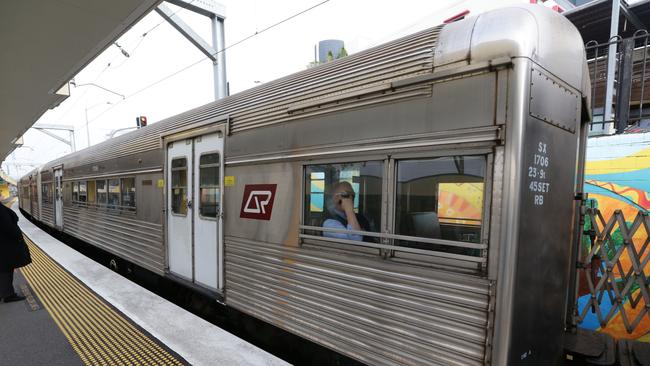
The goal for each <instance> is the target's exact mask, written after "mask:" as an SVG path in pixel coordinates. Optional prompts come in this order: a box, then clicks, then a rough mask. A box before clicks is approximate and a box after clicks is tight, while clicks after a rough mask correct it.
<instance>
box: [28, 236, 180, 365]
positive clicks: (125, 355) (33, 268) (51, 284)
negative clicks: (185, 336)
mask: <svg viewBox="0 0 650 366" xmlns="http://www.w3.org/2000/svg"><path fill="white" fill-rule="evenodd" d="M25 240H26V241H27V245H28V246H29V250H30V252H31V254H32V264H30V265H29V266H27V267H24V268H22V269H21V270H22V273H23V275H24V276H25V278H26V279H27V282H28V283H29V285H30V286H31V287H32V289H33V290H34V292H35V293H36V295H37V296H38V298H39V299H40V300H41V302H42V303H43V305H44V307H45V309H47V311H48V313H49V314H50V316H51V317H52V318H53V319H54V321H55V323H56V324H57V325H58V326H59V328H60V329H61V331H62V332H63V334H64V335H65V337H66V338H67V339H68V342H70V345H71V346H72V348H73V349H74V350H75V352H76V353H77V354H78V355H79V357H80V358H81V360H82V361H83V363H84V364H85V365H184V363H183V362H181V361H179V360H177V359H176V358H175V357H174V356H173V355H171V354H170V353H169V352H168V351H167V350H165V349H164V348H163V347H161V346H160V345H159V344H158V343H157V342H156V341H154V340H152V339H151V338H150V337H149V336H147V335H146V334H144V333H143V332H142V331H141V330H140V329H138V328H137V327H136V326H134V325H133V324H132V323H131V322H130V321H129V320H127V319H125V318H124V316H123V315H122V314H120V313H119V312H118V311H116V310H115V309H114V308H112V307H111V306H109V305H108V304H107V303H106V302H105V301H103V300H102V299H100V298H99V297H98V296H97V295H96V294H95V293H93V292H92V291H90V290H89V289H88V288H87V287H86V286H84V285H83V284H81V283H80V282H79V281H78V280H77V279H75V278H74V277H73V276H71V275H70V274H69V273H68V272H66V271H65V270H64V269H63V268H62V267H61V266H60V265H59V264H57V263H56V262H54V261H53V260H52V259H50V258H49V257H48V256H47V255H46V254H45V253H44V252H43V251H42V250H41V249H40V248H38V247H37V246H36V245H35V244H34V243H33V242H32V241H31V240H29V238H27V237H25Z"/></svg>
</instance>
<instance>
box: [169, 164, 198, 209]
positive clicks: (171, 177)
mask: <svg viewBox="0 0 650 366" xmlns="http://www.w3.org/2000/svg"><path fill="white" fill-rule="evenodd" d="M177 159H184V160H185V166H184V167H182V168H173V165H174V160H177ZM190 165H191V164H190V158H189V157H188V156H187V155H178V156H175V157H172V158H171V160H169V212H170V214H172V215H174V216H178V217H187V215H189V213H190V209H189V207H186V210H185V213H184V214H182V213H175V212H174V201H173V200H174V194H173V190H174V171H178V170H182V169H185V172H186V173H185V190H186V191H187V189H189V188H190V187H189V183H190V179H189V174H192V171H191V170H190ZM192 169H193V167H192ZM186 194H187V192H186ZM186 205H187V204H186Z"/></svg>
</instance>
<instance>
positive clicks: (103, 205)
mask: <svg viewBox="0 0 650 366" xmlns="http://www.w3.org/2000/svg"><path fill="white" fill-rule="evenodd" d="M97 182H104V190H105V191H106V193H104V194H105V195H106V199H105V200H104V202H100V199H99V197H100V196H99V195H100V193H99V187H98V185H97ZM95 202H96V204H97V206H98V207H104V208H105V207H107V206H108V179H106V178H103V179H95Z"/></svg>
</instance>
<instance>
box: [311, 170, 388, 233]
mask: <svg viewBox="0 0 650 366" xmlns="http://www.w3.org/2000/svg"><path fill="white" fill-rule="evenodd" d="M383 172H384V165H383V163H382V162H379V161H368V162H358V163H342V164H319V165H310V166H307V167H306V168H305V207H304V210H303V211H304V223H305V225H308V226H322V227H325V228H339V229H341V228H347V229H350V230H353V229H356V230H360V231H375V232H377V231H379V227H380V225H381V200H382V196H381V193H382V182H383V175H384V174H383ZM346 201H347V202H348V203H346ZM346 211H347V214H346ZM352 212H354V215H355V216H356V221H357V223H358V224H359V227H358V228H355V227H354V223H353V222H351V221H350V220H348V216H349V214H350V213H352ZM323 235H324V236H328V237H335V238H340V239H349V240H364V241H373V242H374V241H375V240H374V238H372V237H363V236H361V235H356V234H345V233H332V232H329V233H328V232H324V233H323Z"/></svg>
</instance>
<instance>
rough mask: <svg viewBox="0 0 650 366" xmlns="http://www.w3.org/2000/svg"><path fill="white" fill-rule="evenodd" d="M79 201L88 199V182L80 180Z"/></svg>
mask: <svg viewBox="0 0 650 366" xmlns="http://www.w3.org/2000/svg"><path fill="white" fill-rule="evenodd" d="M77 184H79V202H86V201H87V199H88V190H87V189H86V188H87V186H86V182H79V183H77Z"/></svg>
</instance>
